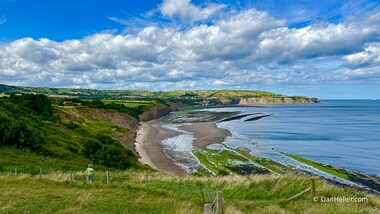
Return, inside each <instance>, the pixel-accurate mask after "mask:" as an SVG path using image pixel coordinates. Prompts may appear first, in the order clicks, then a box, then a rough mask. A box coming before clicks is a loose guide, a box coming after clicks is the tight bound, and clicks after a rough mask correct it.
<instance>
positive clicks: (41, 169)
mask: <svg viewBox="0 0 380 214" xmlns="http://www.w3.org/2000/svg"><path fill="white" fill-rule="evenodd" d="M41 176H42V169H41V168H40V176H39V179H41Z"/></svg>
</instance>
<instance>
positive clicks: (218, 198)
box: [216, 188, 223, 214]
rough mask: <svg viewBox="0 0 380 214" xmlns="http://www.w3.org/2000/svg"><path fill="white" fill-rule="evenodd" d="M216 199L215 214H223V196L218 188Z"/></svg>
mask: <svg viewBox="0 0 380 214" xmlns="http://www.w3.org/2000/svg"><path fill="white" fill-rule="evenodd" d="M216 201H217V203H216V214H223V196H222V190H221V189H220V188H218V189H217V190H216Z"/></svg>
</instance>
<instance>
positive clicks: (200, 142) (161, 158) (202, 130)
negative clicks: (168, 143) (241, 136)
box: [135, 120, 231, 174]
mask: <svg viewBox="0 0 380 214" xmlns="http://www.w3.org/2000/svg"><path fill="white" fill-rule="evenodd" d="M140 124H141V125H140V128H139V130H138V131H137V135H136V142H135V150H136V152H137V153H138V154H139V156H140V157H139V159H138V160H139V161H140V162H141V163H143V164H147V165H149V166H151V167H152V168H154V169H157V170H159V171H165V172H169V173H173V174H186V171H185V170H184V169H182V168H181V167H179V166H178V165H177V164H176V161H175V160H173V159H172V158H170V157H168V155H167V154H165V152H164V147H163V145H162V144H161V142H162V141H163V140H165V139H167V138H173V137H176V136H179V135H181V134H183V133H182V132H180V131H175V130H172V129H167V128H164V127H163V126H162V125H163V124H162V123H161V122H160V120H153V121H149V122H144V123H140ZM177 128H178V129H180V130H183V131H186V132H190V133H191V134H192V135H193V136H194V140H193V141H192V143H191V144H192V146H193V147H194V149H204V148H206V147H207V146H208V145H211V144H216V143H222V142H224V140H225V139H226V137H228V136H231V132H230V131H229V130H228V129H223V128H219V127H218V126H217V125H216V123H215V122H205V123H193V124H182V125H179V126H178V127H177Z"/></svg>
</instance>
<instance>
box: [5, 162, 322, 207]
mask: <svg viewBox="0 0 380 214" xmlns="http://www.w3.org/2000/svg"><path fill="white" fill-rule="evenodd" d="M25 172H27V174H28V175H31V176H34V177H38V179H42V178H45V177H44V176H51V177H52V174H47V173H46V172H45V171H44V170H42V169H39V170H31V171H25V170H18V169H17V168H15V169H14V172H13V173H12V172H8V173H6V174H8V175H12V174H14V176H19V175H21V174H23V175H25V174H26V173H25ZM95 176H96V182H95V183H97V184H103V185H104V184H105V185H107V186H112V184H115V185H116V184H120V183H121V182H124V183H129V182H130V181H131V180H140V184H141V185H140V186H141V188H145V191H146V193H147V194H149V192H150V191H151V190H150V188H151V187H152V186H153V187H154V191H157V190H167V189H168V188H170V189H171V190H175V191H177V192H178V193H180V194H182V195H183V196H184V197H186V198H188V199H190V198H194V197H196V198H198V199H200V200H202V201H203V203H204V214H222V213H223V211H224V198H223V196H222V189H221V188H220V187H218V188H217V189H216V191H215V193H212V192H213V191H210V188H208V187H207V186H204V185H197V184H194V183H192V184H190V183H188V182H187V181H186V180H182V179H180V181H178V180H175V179H173V182H174V183H176V184H177V185H168V184H165V182H158V181H160V179H153V183H152V180H151V179H150V176H149V175H148V174H144V175H143V177H141V173H140V174H139V176H140V177H141V178H140V179H132V177H129V175H128V173H123V174H121V173H118V172H116V173H115V174H113V172H109V171H106V172H97V173H96V175H95ZM46 178H47V177H46ZM56 180H61V181H64V182H67V183H68V184H70V185H74V184H79V183H82V182H83V184H86V183H87V181H86V175H85V173H84V172H69V173H61V174H60V179H56ZM174 180H175V181H174ZM166 183H168V182H166ZM308 192H310V193H311V195H312V196H314V195H315V193H316V186H315V178H311V179H310V187H308V188H306V189H305V190H303V191H301V192H299V193H298V194H296V195H294V196H292V197H290V198H288V199H286V200H284V201H283V202H288V201H291V200H295V199H297V198H299V197H301V196H302V195H304V194H306V193H308Z"/></svg>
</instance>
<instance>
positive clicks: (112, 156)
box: [82, 134, 137, 170]
mask: <svg viewBox="0 0 380 214" xmlns="http://www.w3.org/2000/svg"><path fill="white" fill-rule="evenodd" d="M95 138H96V139H87V140H86V141H85V142H84V144H83V150H82V154H83V156H85V157H87V158H89V159H91V160H92V161H93V162H94V163H97V164H100V165H103V166H106V167H112V168H117V169H122V170H124V169H128V168H131V167H132V166H135V165H136V163H137V158H136V156H135V154H134V153H133V152H132V151H130V150H129V149H127V148H125V147H124V146H122V145H121V143H120V142H119V141H117V140H115V139H113V138H112V137H110V136H108V135H104V134H98V135H97V136H96V137H95Z"/></svg>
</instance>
